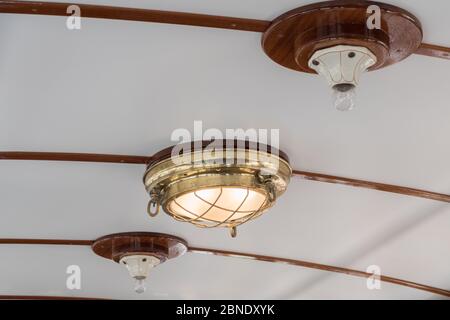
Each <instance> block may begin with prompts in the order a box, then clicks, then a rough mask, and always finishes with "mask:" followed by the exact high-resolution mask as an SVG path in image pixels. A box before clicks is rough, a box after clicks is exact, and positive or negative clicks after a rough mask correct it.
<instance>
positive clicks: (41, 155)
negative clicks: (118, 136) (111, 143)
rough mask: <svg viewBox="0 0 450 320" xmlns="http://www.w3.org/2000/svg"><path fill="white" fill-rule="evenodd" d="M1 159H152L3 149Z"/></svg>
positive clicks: (149, 158)
mask: <svg viewBox="0 0 450 320" xmlns="http://www.w3.org/2000/svg"><path fill="white" fill-rule="evenodd" d="M0 160H40V161H81V162H102V163H129V164H147V163H148V162H149V161H150V160H151V157H145V156H131V155H117V154H94V153H63V152H20V151H1V152H0Z"/></svg>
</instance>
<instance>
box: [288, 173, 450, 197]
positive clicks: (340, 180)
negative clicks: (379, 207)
mask: <svg viewBox="0 0 450 320" xmlns="http://www.w3.org/2000/svg"><path fill="white" fill-rule="evenodd" d="M292 174H293V175H294V176H297V177H300V178H302V179H306V180H313V181H320V182H327V183H336V184H344V185H347V186H352V187H359V188H366V189H373V190H379V191H385V192H391V193H398V194H402V195H406V196H412V197H419V198H425V199H431V200H436V201H442V202H450V195H448V194H442V193H436V192H431V191H426V190H420V189H413V188H408V187H401V186H396V185H392V184H385V183H378V182H372V181H364V180H357V179H351V178H344V177H338V176H331V175H327V174H320V173H315V172H307V171H300V170H294V171H293V172H292Z"/></svg>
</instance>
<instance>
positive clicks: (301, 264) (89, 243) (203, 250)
mask: <svg viewBox="0 0 450 320" xmlns="http://www.w3.org/2000/svg"><path fill="white" fill-rule="evenodd" d="M100 239H102V238H100ZM94 243H95V240H60V239H0V244H30V245H37V244H38V245H80V246H92V245H93V244H94ZM188 251H189V252H191V253H202V254H213V255H219V256H225V257H235V258H244V259H252V260H258V261H265V262H272V263H285V264H290V265H294V266H298V267H304V268H309V269H316V270H322V271H328V272H335V273H342V274H347V275H349V276H355V277H362V278H368V277H371V276H373V275H372V274H370V273H367V272H364V271H359V270H354V269H348V268H342V267H336V266H330V265H326V264H320V263H315V262H308V261H303V260H295V259H288V258H280V257H273V256H265V255H258V254H254V253H243V252H237V251H227V250H218V249H208V248H200V247H188ZM380 280H381V281H384V282H389V283H393V284H396V285H400V286H404V287H409V288H414V289H418V290H423V291H428V292H431V293H435V294H438V295H442V296H446V297H450V291H449V290H445V289H439V288H435V287H430V286H427V285H424V284H420V283H416V282H412V281H408V280H402V279H397V278H393V277H389V276H383V275H382V276H381V277H380ZM4 297H11V296H4ZM18 297H20V296H18ZM23 297H27V296H23ZM28 297H30V296H28ZM53 298H55V297H50V299H53ZM0 299H2V298H1V296H0Z"/></svg>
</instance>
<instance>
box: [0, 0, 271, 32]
mask: <svg viewBox="0 0 450 320" xmlns="http://www.w3.org/2000/svg"><path fill="white" fill-rule="evenodd" d="M72 4H74V5H77V6H79V7H80V9H81V17H86V18H98V19H112V20H129V21H141V22H158V23H169V24H179V25H189V26H197V27H209V28H220V29H232V30H241V31H254V32H263V31H264V30H265V29H266V28H267V27H268V25H269V24H270V22H269V21H264V20H255V19H244V18H234V17H223V16H216V15H206V14H197V13H188V12H174V11H161V10H149V9H138V8H125V7H113V6H100V5H89V4H77V3H58V2H42V1H4V0H1V1H0V13H15V14H35V15H52V16H69V14H68V13H67V8H68V6H69V5H72Z"/></svg>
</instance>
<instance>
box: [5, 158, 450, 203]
mask: <svg viewBox="0 0 450 320" xmlns="http://www.w3.org/2000/svg"><path fill="white" fill-rule="evenodd" d="M286 157H287V156H286ZM152 159H154V157H153V156H152V157H147V156H133V155H114V154H92V153H60V152H15V151H0V160H38V161H81V162H99V163H123V164H148V163H149V162H150V161H151V160H152ZM292 174H293V176H297V177H299V178H301V179H306V180H314V181H320V182H327V183H336V184H343V185H348V186H353V187H359V188H366V189H372V190H379V191H384V192H391V193H397V194H402V195H406V196H412V197H419V198H425V199H430V200H436V201H442V202H450V195H448V194H442V193H436V192H431V191H426V190H420V189H414V188H408V187H402V186H396V185H391V184H384V183H378V182H372V181H365V180H358V179H351V178H345V177H338V176H332V175H327V174H321V173H315V172H308V171H300V170H293V172H292Z"/></svg>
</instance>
